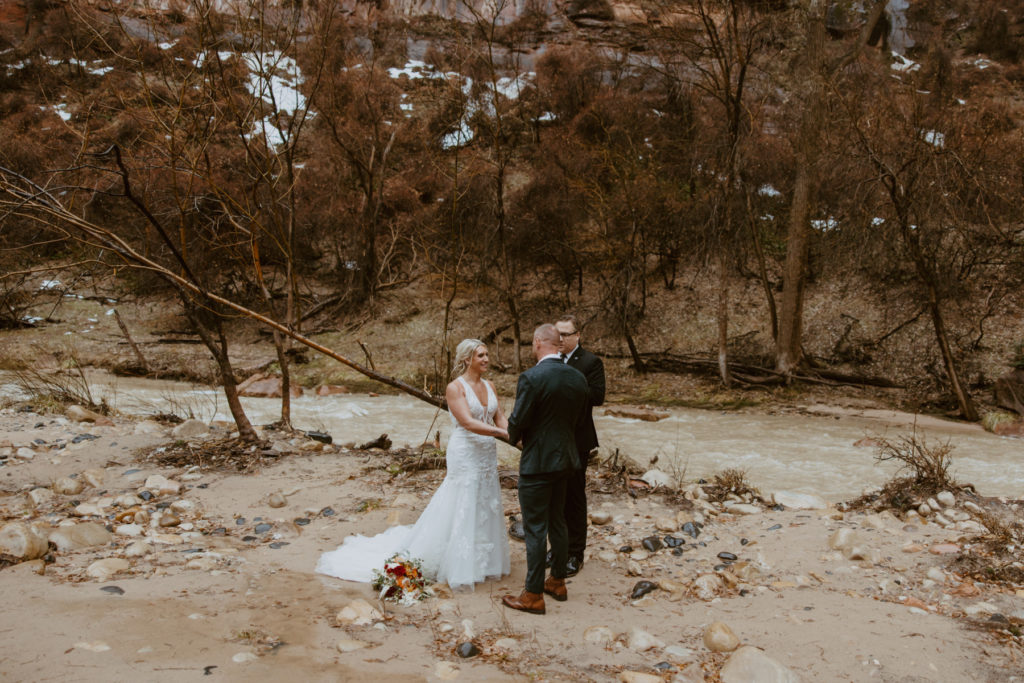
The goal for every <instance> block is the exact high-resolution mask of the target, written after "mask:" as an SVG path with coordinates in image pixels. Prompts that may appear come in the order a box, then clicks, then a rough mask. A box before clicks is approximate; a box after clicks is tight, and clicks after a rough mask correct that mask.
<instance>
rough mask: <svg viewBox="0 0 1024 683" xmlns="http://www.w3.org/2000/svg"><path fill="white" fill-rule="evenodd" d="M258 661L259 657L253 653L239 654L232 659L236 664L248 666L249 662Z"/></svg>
mask: <svg viewBox="0 0 1024 683" xmlns="http://www.w3.org/2000/svg"><path fill="white" fill-rule="evenodd" d="M257 659H259V657H257V656H256V655H255V654H253V653H252V652H239V653H238V654H236V655H234V656H233V657H232V658H231V661H232V662H234V663H235V664H248V663H249V662H255V661H256V660H257Z"/></svg>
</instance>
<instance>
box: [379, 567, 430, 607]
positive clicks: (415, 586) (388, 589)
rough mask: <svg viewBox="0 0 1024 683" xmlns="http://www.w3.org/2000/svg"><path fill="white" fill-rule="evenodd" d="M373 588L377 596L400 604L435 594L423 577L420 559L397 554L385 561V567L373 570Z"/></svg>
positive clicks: (410, 602) (410, 603)
mask: <svg viewBox="0 0 1024 683" xmlns="http://www.w3.org/2000/svg"><path fill="white" fill-rule="evenodd" d="M373 590H375V591H377V597H379V598H380V599H381V600H387V601H388V602H397V603H398V604H400V605H412V604H413V603H415V602H417V601H418V600H425V599H426V598H428V597H430V596H431V595H433V592H432V591H431V590H430V588H428V587H427V580H426V579H425V578H423V570H422V569H421V568H420V562H419V560H412V559H409V560H407V559H405V558H403V557H402V556H401V555H395V556H393V557H392V558H391V559H390V560H388V561H387V562H385V563H384V569H383V570H380V569H374V570H373Z"/></svg>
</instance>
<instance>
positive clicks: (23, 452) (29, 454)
mask: <svg viewBox="0 0 1024 683" xmlns="http://www.w3.org/2000/svg"><path fill="white" fill-rule="evenodd" d="M14 457H15V458H17V459H18V460H31V459H32V458H34V457H36V452H35V451H34V450H32V449H31V448H25V447H24V446H22V447H21V448H19V449H18V450H16V451H14Z"/></svg>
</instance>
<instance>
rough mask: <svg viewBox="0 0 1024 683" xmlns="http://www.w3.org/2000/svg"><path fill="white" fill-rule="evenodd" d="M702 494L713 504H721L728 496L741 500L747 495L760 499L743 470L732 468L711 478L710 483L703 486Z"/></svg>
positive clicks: (759, 493) (758, 493)
mask: <svg viewBox="0 0 1024 683" xmlns="http://www.w3.org/2000/svg"><path fill="white" fill-rule="evenodd" d="M704 492H705V493H707V494H708V498H709V499H710V500H711V501H712V502H715V503H721V502H722V501H723V500H725V499H727V498H728V497H729V496H730V495H737V496H740V497H741V498H742V497H743V496H745V495H747V494H750V495H751V496H754V497H758V498H759V497H760V496H761V492H760V491H758V490H757V488H755V487H754V486H753V485H752V484H751V483H750V482H749V481H747V473H746V471H745V470H741V469H739V468H736V467H733V468H730V469H727V470H722V471H721V472H719V473H718V474H716V475H714V476H713V477H712V478H711V483H710V484H708V485H706V486H704Z"/></svg>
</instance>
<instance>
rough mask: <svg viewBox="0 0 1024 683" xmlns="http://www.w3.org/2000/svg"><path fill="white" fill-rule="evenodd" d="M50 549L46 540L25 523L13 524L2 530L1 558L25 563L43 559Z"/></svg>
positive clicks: (0, 537)
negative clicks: (39, 558)
mask: <svg viewBox="0 0 1024 683" xmlns="http://www.w3.org/2000/svg"><path fill="white" fill-rule="evenodd" d="M48 549H49V545H47V541H46V538H45V537H44V536H43V535H42V534H40V533H39V532H38V531H37V530H36V529H35V528H34V527H32V526H29V525H28V524H25V523H24V522H11V523H9V524H5V525H4V526H3V527H2V528H0V557H4V558H6V559H9V560H13V561H14V562H24V561H25V560H34V559H36V558H37V557H42V556H43V555H45V554H46V551H47V550H48Z"/></svg>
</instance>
